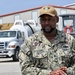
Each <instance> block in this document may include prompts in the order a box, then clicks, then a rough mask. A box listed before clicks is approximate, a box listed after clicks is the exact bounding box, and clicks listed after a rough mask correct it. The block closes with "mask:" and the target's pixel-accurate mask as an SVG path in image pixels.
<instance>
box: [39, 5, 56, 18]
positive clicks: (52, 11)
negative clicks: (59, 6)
mask: <svg viewBox="0 0 75 75" xmlns="http://www.w3.org/2000/svg"><path fill="white" fill-rule="evenodd" d="M39 14H40V15H39V17H41V16H42V15H44V14H47V15H50V16H57V11H56V10H55V8H54V7H52V6H43V7H42V8H41V9H40V13H39Z"/></svg>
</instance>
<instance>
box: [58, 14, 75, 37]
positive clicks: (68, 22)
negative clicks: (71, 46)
mask: <svg viewBox="0 0 75 75" xmlns="http://www.w3.org/2000/svg"><path fill="white" fill-rule="evenodd" d="M59 16H60V17H62V30H63V31H64V32H65V33H69V34H71V35H73V36H74V37H75V14H63V15H59Z"/></svg>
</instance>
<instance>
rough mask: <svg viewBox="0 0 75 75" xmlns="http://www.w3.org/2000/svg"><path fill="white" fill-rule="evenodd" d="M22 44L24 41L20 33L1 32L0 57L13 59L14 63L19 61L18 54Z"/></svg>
mask: <svg viewBox="0 0 75 75" xmlns="http://www.w3.org/2000/svg"><path fill="white" fill-rule="evenodd" d="M22 43H23V39H22V34H21V32H20V31H18V30H2V31H0V56H7V57H12V58H13V60H14V61H17V60H18V53H19V50H20V46H21V44H22Z"/></svg>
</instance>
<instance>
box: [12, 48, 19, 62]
mask: <svg viewBox="0 0 75 75" xmlns="http://www.w3.org/2000/svg"><path fill="white" fill-rule="evenodd" d="M19 50H20V48H19V47H17V48H16V49H15V51H14V55H13V56H12V58H13V61H19V56H18V55H19Z"/></svg>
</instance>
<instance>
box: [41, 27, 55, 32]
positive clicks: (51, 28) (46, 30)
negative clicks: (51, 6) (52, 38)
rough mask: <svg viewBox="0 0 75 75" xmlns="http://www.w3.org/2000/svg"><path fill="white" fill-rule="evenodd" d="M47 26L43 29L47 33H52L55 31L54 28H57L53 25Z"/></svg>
mask: <svg viewBox="0 0 75 75" xmlns="http://www.w3.org/2000/svg"><path fill="white" fill-rule="evenodd" d="M47 27H49V26H47ZM47 27H44V28H42V30H43V31H44V32H45V33H52V32H53V31H54V29H55V27H54V28H53V27H51V26H50V27H49V29H47Z"/></svg>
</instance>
